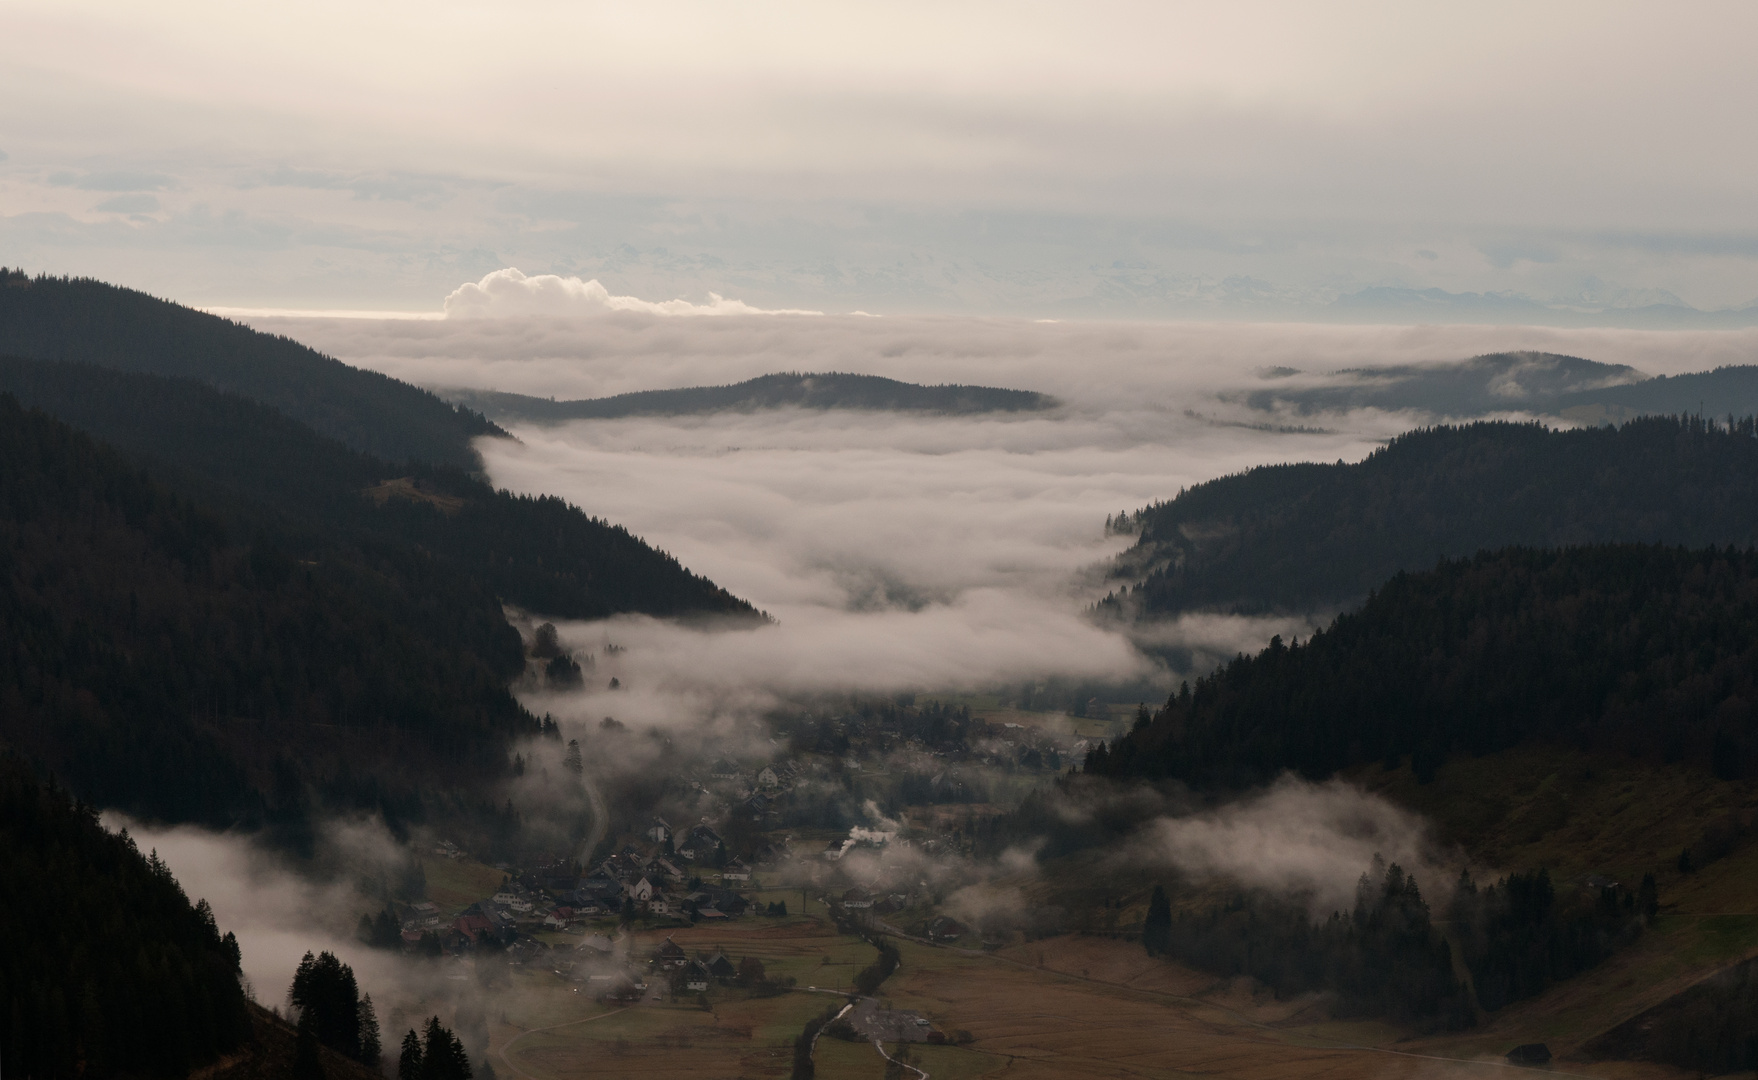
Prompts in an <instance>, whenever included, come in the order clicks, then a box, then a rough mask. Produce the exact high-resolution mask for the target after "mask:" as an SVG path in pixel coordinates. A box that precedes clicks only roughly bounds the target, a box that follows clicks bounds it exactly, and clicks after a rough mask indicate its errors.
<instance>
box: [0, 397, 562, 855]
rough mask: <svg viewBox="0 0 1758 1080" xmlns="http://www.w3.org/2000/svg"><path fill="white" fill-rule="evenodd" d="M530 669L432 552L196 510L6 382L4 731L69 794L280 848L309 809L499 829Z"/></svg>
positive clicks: (476, 597) (471, 590)
mask: <svg viewBox="0 0 1758 1080" xmlns="http://www.w3.org/2000/svg"><path fill="white" fill-rule="evenodd" d="M523 665H524V659H523V654H522V649H521V645H520V641H519V635H518V633H517V632H516V631H514V630H513V629H512V628H511V627H510V626H508V625H507V623H506V621H505V619H504V617H503V616H502V612H501V608H500V604H499V602H498V600H497V599H496V597H495V596H494V594H493V593H492V592H491V591H489V590H488V589H486V588H485V587H483V586H482V585H481V584H479V583H478V582H476V581H475V580H473V579H472V578H470V577H469V576H468V575H463V574H459V573H456V572H455V571H454V570H453V569H452V568H451V567H450V566H448V565H447V564H446V563H445V562H444V561H442V560H440V559H438V558H436V557H434V556H433V555H431V554H430V553H428V552H425V551H422V550H420V549H418V548H415V547H412V546H409V545H398V544H391V543H384V542H379V541H376V540H373V539H371V538H362V537H350V536H339V535H337V534H335V533H333V532H327V531H325V530H322V529H321V528H316V527H311V526H310V525H309V523H302V522H299V521H298V520H296V519H294V518H293V517H292V516H290V515H270V514H256V513H252V512H251V511H250V510H249V509H248V508H246V507H243V506H241V505H231V506H225V507H223V508H222V509H220V510H215V509H213V508H211V507H204V506H202V505H198V504H197V503H196V502H195V501H194V500H192V499H190V498H189V497H188V496H187V495H180V494H178V493H176V492H174V491H171V490H169V489H167V488H166V487H164V486H162V485H160V484H158V483H156V482H155V481H154V480H153V479H151V478H150V477H149V476H148V475H146V474H145V473H143V472H142V471H140V469H139V468H138V467H137V466H136V465H134V464H133V463H131V462H129V461H128V460H126V459H125V458H124V457H123V455H121V454H120V453H118V452H117V451H115V450H114V449H111V448H109V447H107V446H104V445H101V444H98V443H95V442H93V441H92V440H91V439H90V438H88V437H87V436H85V435H83V434H81V433H79V432H77V431H75V430H73V429H72V428H70V427H68V426H67V425H66V424H64V423H62V422H60V421H58V420H55V419H53V418H51V417H49V416H46V415H44V414H43V413H40V412H36V411H34V410H26V409H24V408H22V407H20V406H19V405H18V403H17V402H16V401H15V400H14V399H12V398H11V397H10V396H9V395H4V394H0V742H6V743H10V744H12V745H13V746H15V747H17V748H18V749H20V750H22V751H24V752H25V753H27V754H29V755H31V756H32V757H34V758H36V759H37V760H39V761H42V762H44V763H45V764H46V765H47V766H49V767H50V768H52V769H54V770H55V772H56V773H57V774H58V775H60V776H61V777H63V778H64V779H65V780H67V781H68V782H69V783H71V784H72V785H73V787H74V788H75V789H76V790H77V791H78V792H79V793H80V794H81V796H82V797H84V798H86V799H89V800H91V801H94V802H97V803H100V804H102V805H106V806H116V807H120V808H123V809H127V810H129V811H131V812H133V813H135V814H140V815H146V816H149V817H154V818H160V819H166V820H174V821H198V822H203V823H207V824H211V825H216V826H228V825H234V824H238V825H245V826H249V825H254V824H266V825H268V826H270V827H271V829H273V830H277V831H279V833H280V834H281V838H282V839H283V840H284V841H285V842H287V843H290V844H293V845H295V846H298V845H299V844H300V843H301V841H302V837H306V834H305V833H304V831H303V830H305V828H306V827H307V826H306V819H307V815H308V813H309V811H310V809H311V807H312V805H313V804H314V803H322V804H324V805H326V806H328V807H330V808H332V809H337V808H340V809H356V810H365V811H379V812H382V813H383V814H384V815H385V816H386V818H387V819H388V820H389V821H391V822H392V823H393V826H396V824H397V823H399V822H408V821H410V820H420V819H421V818H422V817H423V816H424V815H425V814H429V813H432V812H438V811H439V810H444V811H445V812H448V813H455V814H456V813H476V811H474V810H471V809H470V808H471V807H480V808H481V811H482V812H481V813H479V814H477V816H478V817H479V818H485V819H492V817H493V813H494V812H493V810H492V807H490V806H487V805H486V804H485V803H484V800H485V799H486V795H485V794H483V792H484V785H485V781H487V780H491V779H493V778H495V777H497V776H498V775H499V774H500V773H501V772H502V771H503V770H504V768H505V764H504V759H505V754H504V749H503V748H504V747H505V745H506V741H507V740H508V739H509V738H510V737H512V736H514V735H517V734H523V733H529V732H535V731H536V730H537V723H536V721H535V720H534V719H533V718H532V717H531V716H530V715H529V714H528V713H526V712H525V711H524V709H522V708H521V707H520V706H519V704H518V703H517V702H516V701H514V700H513V698H512V696H511V694H510V693H509V692H508V691H507V684H508V682H509V680H511V679H512V678H513V677H514V676H515V675H517V674H518V673H519V672H520V671H521V670H522V669H523Z"/></svg>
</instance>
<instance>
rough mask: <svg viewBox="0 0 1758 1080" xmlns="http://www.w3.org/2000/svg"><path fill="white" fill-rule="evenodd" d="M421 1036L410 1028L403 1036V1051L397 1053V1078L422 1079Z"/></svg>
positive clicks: (398, 1079)
mask: <svg viewBox="0 0 1758 1080" xmlns="http://www.w3.org/2000/svg"><path fill="white" fill-rule="evenodd" d="M420 1077H421V1036H419V1035H417V1034H415V1029H414V1028H410V1029H409V1033H408V1034H407V1035H404V1036H403V1052H402V1053H401V1054H399V1055H397V1080H420Z"/></svg>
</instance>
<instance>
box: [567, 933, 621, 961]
mask: <svg viewBox="0 0 1758 1080" xmlns="http://www.w3.org/2000/svg"><path fill="white" fill-rule="evenodd" d="M575 947H576V948H578V949H579V950H580V951H582V952H586V953H588V954H590V953H597V954H598V955H600V956H609V955H610V954H611V953H612V952H614V951H615V950H616V944H615V943H614V942H612V941H611V940H610V939H609V938H607V937H605V936H604V935H603V934H588V935H586V940H585V941H582V942H581V943H580V944H579V945H577V946H575Z"/></svg>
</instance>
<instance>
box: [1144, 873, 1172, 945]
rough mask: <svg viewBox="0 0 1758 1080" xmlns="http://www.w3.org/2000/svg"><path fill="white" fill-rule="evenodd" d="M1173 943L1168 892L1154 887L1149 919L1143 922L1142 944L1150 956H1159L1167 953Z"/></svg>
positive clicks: (1149, 903) (1157, 886)
mask: <svg viewBox="0 0 1758 1080" xmlns="http://www.w3.org/2000/svg"><path fill="white" fill-rule="evenodd" d="M1171 941H1172V903H1171V901H1170V900H1168V899H1167V898H1166V890H1165V889H1164V888H1162V887H1161V886H1159V885H1155V886H1154V895H1153V897H1152V898H1151V899H1150V900H1149V901H1148V917H1147V919H1146V920H1144V921H1143V922H1142V927H1141V943H1142V944H1143V945H1144V946H1146V948H1147V950H1148V955H1149V956H1158V955H1160V954H1161V953H1163V952H1165V951H1166V949H1167V948H1168V947H1169V946H1170V945H1171Z"/></svg>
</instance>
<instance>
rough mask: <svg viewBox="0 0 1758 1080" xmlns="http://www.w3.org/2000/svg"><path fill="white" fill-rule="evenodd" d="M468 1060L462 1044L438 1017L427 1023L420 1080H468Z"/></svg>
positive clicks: (469, 1074) (469, 1072) (469, 1076)
mask: <svg viewBox="0 0 1758 1080" xmlns="http://www.w3.org/2000/svg"><path fill="white" fill-rule="evenodd" d="M470 1078H471V1070H470V1058H469V1056H468V1055H467V1054H465V1053H464V1044H463V1043H462V1042H460V1041H459V1040H458V1036H456V1035H454V1034H453V1033H452V1031H451V1029H450V1028H448V1027H446V1026H445V1025H444V1024H442V1023H440V1019H439V1017H437V1016H435V1017H432V1018H431V1019H429V1020H428V1021H427V1040H426V1045H425V1046H424V1047H423V1048H422V1052H421V1080H470Z"/></svg>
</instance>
